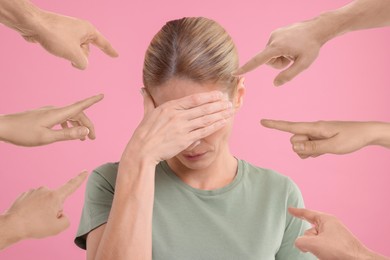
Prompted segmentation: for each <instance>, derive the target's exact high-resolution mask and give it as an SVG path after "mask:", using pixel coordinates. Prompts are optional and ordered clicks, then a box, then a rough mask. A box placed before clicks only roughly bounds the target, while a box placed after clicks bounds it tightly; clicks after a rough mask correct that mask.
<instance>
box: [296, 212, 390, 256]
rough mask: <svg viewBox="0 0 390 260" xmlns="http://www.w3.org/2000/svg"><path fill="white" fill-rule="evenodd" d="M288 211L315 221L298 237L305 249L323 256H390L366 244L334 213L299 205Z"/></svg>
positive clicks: (300, 246) (301, 247) (300, 244)
mask: <svg viewBox="0 0 390 260" xmlns="http://www.w3.org/2000/svg"><path fill="white" fill-rule="evenodd" d="M289 212H290V214H291V215H293V216H294V217H297V218H301V219H304V220H306V221H308V222H310V223H311V224H312V225H313V227H312V228H311V229H309V230H306V232H305V234H304V235H303V236H301V237H299V238H297V240H296V241H295V245H296V246H297V247H298V248H299V249H300V250H301V251H303V252H311V253H312V254H314V255H315V256H317V257H318V258H319V259H321V260H334V259H336V260H338V259H340V260H341V259H342V260H389V258H388V257H385V256H383V255H380V254H377V253H375V252H373V251H371V250H370V249H368V248H367V247H366V246H364V245H363V244H362V243H361V242H360V241H359V240H358V239H357V238H356V237H355V236H354V235H353V234H352V232H351V231H349V230H348V228H347V227H346V226H344V224H343V223H341V221H340V220H338V219H337V218H336V217H335V216H332V215H329V214H326V213H322V212H318V211H313V210H308V209H298V208H289Z"/></svg>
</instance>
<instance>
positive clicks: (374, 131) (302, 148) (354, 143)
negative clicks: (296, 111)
mask: <svg viewBox="0 0 390 260" xmlns="http://www.w3.org/2000/svg"><path fill="white" fill-rule="evenodd" d="M261 124H262V125H263V126H265V127H268V128H271V129H276V130H280V131H284V132H289V133H291V134H293V136H292V137H291V139H290V141H291V144H292V148H293V150H294V152H296V153H297V154H298V155H299V156H300V157H301V158H302V159H305V158H308V157H317V156H319V155H322V154H326V153H331V154H347V153H352V152H354V151H357V150H359V149H361V148H363V147H365V146H368V145H380V146H383V147H386V148H390V123H384V122H343V121H318V122H307V123H301V122H299V123H297V122H288V121H279V120H266V119H265V120H261Z"/></svg>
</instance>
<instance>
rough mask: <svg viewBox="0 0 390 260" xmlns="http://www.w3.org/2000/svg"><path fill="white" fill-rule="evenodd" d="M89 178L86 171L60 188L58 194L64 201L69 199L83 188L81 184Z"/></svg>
mask: <svg viewBox="0 0 390 260" xmlns="http://www.w3.org/2000/svg"><path fill="white" fill-rule="evenodd" d="M87 176H88V172H87V171H84V172H82V173H80V174H79V175H77V176H76V177H74V178H72V179H70V180H69V181H68V182H67V183H65V184H64V185H62V186H61V187H60V188H58V189H57V192H58V194H59V195H60V197H61V199H62V200H63V201H64V200H65V199H66V198H67V197H69V196H70V195H72V194H73V193H74V192H75V191H76V190H77V189H78V188H79V187H80V186H81V184H83V182H84V181H85V179H86V178H87Z"/></svg>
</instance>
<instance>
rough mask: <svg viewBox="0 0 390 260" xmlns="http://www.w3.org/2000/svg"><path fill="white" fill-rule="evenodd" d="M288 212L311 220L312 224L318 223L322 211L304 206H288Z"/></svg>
mask: <svg viewBox="0 0 390 260" xmlns="http://www.w3.org/2000/svg"><path fill="white" fill-rule="evenodd" d="M288 212H289V213H290V214H291V215H293V216H294V217H297V218H300V219H304V220H307V221H309V222H310V223H311V224H317V223H316V222H317V221H318V218H319V216H320V215H321V213H320V212H316V211H313V210H309V209H304V208H288Z"/></svg>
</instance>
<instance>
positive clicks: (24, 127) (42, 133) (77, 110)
mask: <svg viewBox="0 0 390 260" xmlns="http://www.w3.org/2000/svg"><path fill="white" fill-rule="evenodd" d="M102 99H103V95H97V96H93V97H90V98H87V99H84V100H80V101H78V102H76V103H74V104H71V105H68V106H65V107H61V108H56V107H44V108H40V109H35V110H30V111H26V112H23V113H17V114H10V115H0V141H4V142H8V143H12V144H15V145H20V146H39V145H46V144H50V143H53V142H59V141H65V140H75V139H80V140H85V138H86V137H87V136H88V137H89V138H90V139H91V140H93V139H95V138H96V134H95V127H94V125H93V123H92V122H91V120H90V119H89V118H88V117H87V116H86V115H85V113H84V110H86V109H87V108H89V107H90V106H92V105H94V104H95V103H97V102H99V101H100V100H102ZM68 124H70V125H68ZM56 125H61V126H62V128H63V129H62V130H58V129H53V128H54V126H56Z"/></svg>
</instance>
